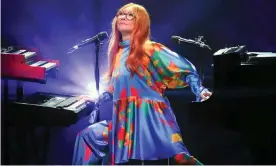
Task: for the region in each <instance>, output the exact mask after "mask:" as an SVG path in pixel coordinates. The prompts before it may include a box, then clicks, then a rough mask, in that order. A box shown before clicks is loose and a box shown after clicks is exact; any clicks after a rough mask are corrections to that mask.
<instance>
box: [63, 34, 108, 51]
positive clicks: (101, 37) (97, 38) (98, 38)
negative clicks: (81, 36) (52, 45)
mask: <svg viewBox="0 0 276 166" xmlns="http://www.w3.org/2000/svg"><path fill="white" fill-rule="evenodd" d="M106 38H108V34H107V32H100V33H98V34H97V35H96V36H93V37H91V38H88V39H86V40H83V41H81V42H80V43H79V44H77V45H75V46H73V47H72V48H70V49H69V51H68V54H70V53H72V52H74V51H75V50H77V49H79V48H81V47H83V46H85V45H87V44H91V43H95V42H98V41H99V42H101V41H103V40H105V39H106Z"/></svg>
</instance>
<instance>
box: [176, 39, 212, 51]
mask: <svg viewBox="0 0 276 166" xmlns="http://www.w3.org/2000/svg"><path fill="white" fill-rule="evenodd" d="M202 38H203V36H199V37H198V38H197V39H196V40H191V39H185V38H182V37H180V36H172V38H171V39H172V40H174V41H177V42H178V44H180V43H190V44H195V45H198V46H200V47H202V48H208V49H210V50H211V48H210V47H209V46H208V45H207V44H205V43H204V42H202V41H201V40H202Z"/></svg>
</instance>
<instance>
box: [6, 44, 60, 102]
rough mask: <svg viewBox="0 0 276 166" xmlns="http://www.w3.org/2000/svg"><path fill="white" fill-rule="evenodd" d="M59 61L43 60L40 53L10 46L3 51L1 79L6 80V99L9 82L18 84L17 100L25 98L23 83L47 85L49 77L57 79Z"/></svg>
mask: <svg viewBox="0 0 276 166" xmlns="http://www.w3.org/2000/svg"><path fill="white" fill-rule="evenodd" d="M58 68H59V61H58V60H42V59H40V58H39V55H38V51H35V50H31V49H21V48H19V47H13V46H10V47H8V48H2V49H1V79H4V98H5V100H7V98H8V96H7V95H8V80H16V81H18V82H17V99H18V100H21V99H22V98H23V82H24V81H27V82H36V83H41V84H45V83H46V82H47V79H48V78H49V77H52V78H56V77H57V73H58Z"/></svg>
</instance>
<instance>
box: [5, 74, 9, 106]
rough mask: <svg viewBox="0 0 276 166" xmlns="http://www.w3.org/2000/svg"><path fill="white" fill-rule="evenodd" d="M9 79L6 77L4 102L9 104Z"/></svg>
mask: <svg viewBox="0 0 276 166" xmlns="http://www.w3.org/2000/svg"><path fill="white" fill-rule="evenodd" d="M8 84H9V81H8V80H7V79H4V104H7V102H8V101H9V85H8Z"/></svg>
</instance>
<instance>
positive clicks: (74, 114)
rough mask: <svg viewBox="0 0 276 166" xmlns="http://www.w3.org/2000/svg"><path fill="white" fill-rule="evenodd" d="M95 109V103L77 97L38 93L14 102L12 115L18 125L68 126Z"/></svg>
mask: <svg viewBox="0 0 276 166" xmlns="http://www.w3.org/2000/svg"><path fill="white" fill-rule="evenodd" d="M93 108H94V103H93V102H89V101H86V100H84V99H81V98H79V97H76V96H71V95H61V94H52V93H44V92H37V93H34V94H32V95H30V96H28V97H26V98H24V99H23V100H22V101H18V102H14V103H13V104H12V109H11V110H10V112H12V113H10V114H11V118H12V120H13V121H15V122H16V123H30V124H35V125H48V126H49V125H56V126H68V125H71V124H74V123H76V122H77V121H78V120H79V119H81V118H83V117H85V116H88V115H89V114H90V113H91V112H92V110H93ZM18 110H20V111H18Z"/></svg>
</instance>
